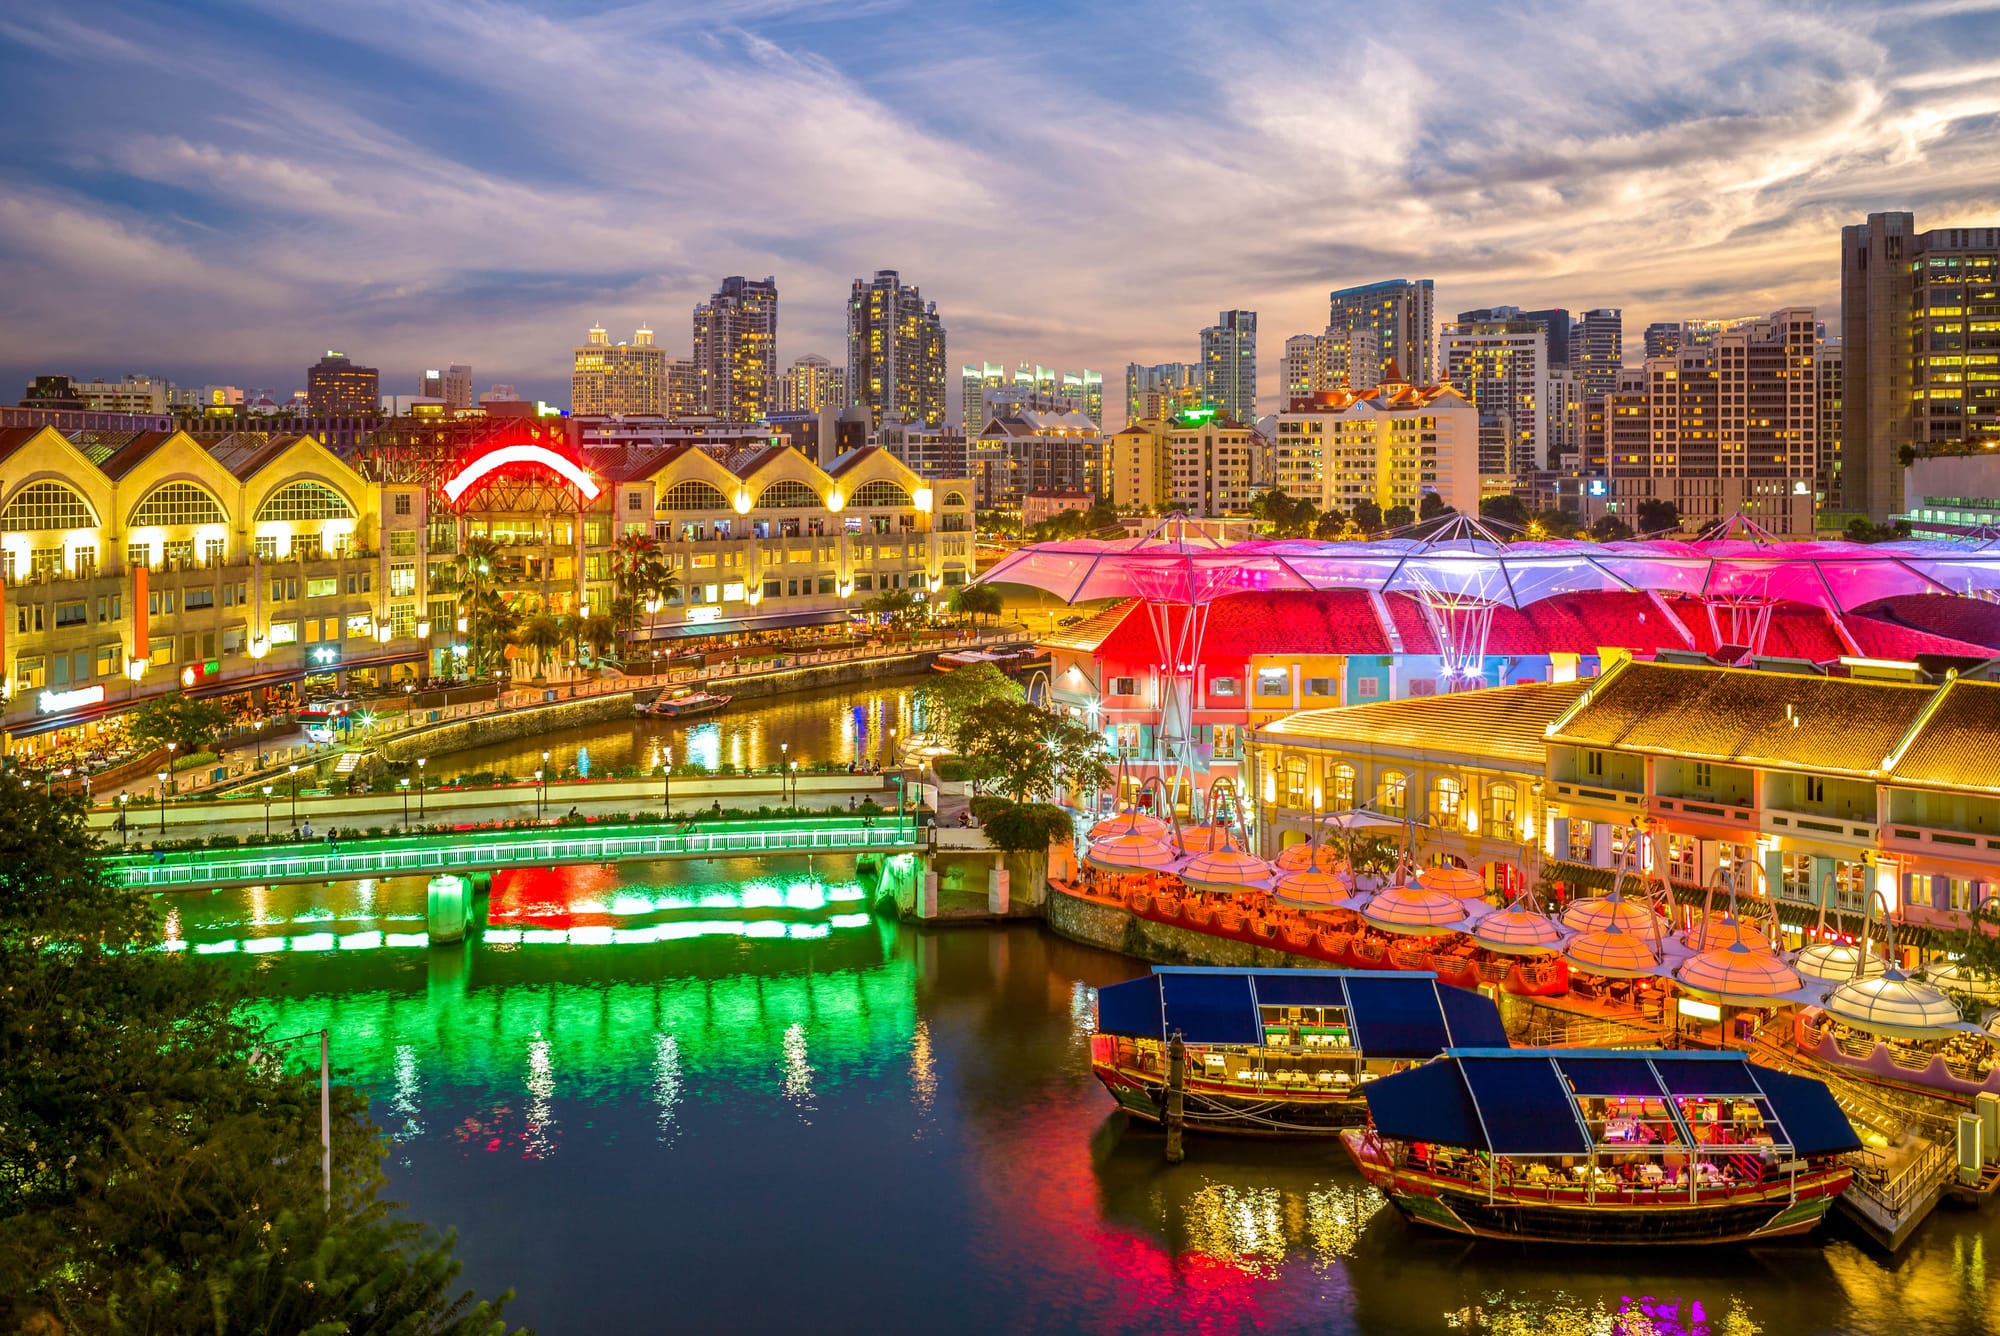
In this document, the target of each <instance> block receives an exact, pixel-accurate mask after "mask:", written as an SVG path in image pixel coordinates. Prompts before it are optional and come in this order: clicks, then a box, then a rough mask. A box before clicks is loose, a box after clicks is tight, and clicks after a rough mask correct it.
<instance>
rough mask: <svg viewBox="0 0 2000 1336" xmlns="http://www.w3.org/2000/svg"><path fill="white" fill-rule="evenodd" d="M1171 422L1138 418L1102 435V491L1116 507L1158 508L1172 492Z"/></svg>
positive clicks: (1162, 508) (1164, 505) (1164, 507)
mask: <svg viewBox="0 0 2000 1336" xmlns="http://www.w3.org/2000/svg"><path fill="white" fill-rule="evenodd" d="M1172 431H1173V427H1172V424H1171V423H1168V422H1166V421H1163V420H1161V419H1159V418H1142V419H1141V420H1139V421H1137V422H1131V423H1127V424H1126V426H1125V429H1124V430H1123V431H1115V432H1112V433H1111V435H1109V436H1107V437H1105V438H1104V494H1105V495H1106V496H1107V497H1109V498H1110V500H1111V504H1112V505H1114V506H1116V507H1118V509H1120V510H1142V511H1159V510H1164V509H1166V507H1167V503H1168V501H1169V500H1170V499H1171V498H1172V495H1173V492H1172V487H1171V483H1170V475H1169V472H1168V470H1169V468H1170V467H1171V465H1170V447H1169V440H1170V437H1171V434H1172Z"/></svg>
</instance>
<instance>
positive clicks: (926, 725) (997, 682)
mask: <svg viewBox="0 0 2000 1336" xmlns="http://www.w3.org/2000/svg"><path fill="white" fill-rule="evenodd" d="M913 696H914V699H913V701H912V705H913V707H914V709H915V711H916V717H917V718H918V719H919V720H921V721H922V723H921V727H922V729H923V731H924V733H925V734H926V735H927V736H929V737H934V738H952V737H955V736H956V735H957V733H958V726H959V723H960V721H961V720H963V719H965V718H967V717H969V716H970V715H972V714H974V713H975V712H977V711H979V710H982V709H984V708H985V707H987V706H989V705H993V704H996V703H1000V702H1007V701H1019V700H1023V699H1025V697H1024V696H1023V694H1022V691H1021V685H1020V683H1018V682H1016V681H1015V680H1014V679H1013V678H1011V677H1009V676H1007V674H1005V673H1003V672H1001V671H1000V670H999V669H998V668H996V667H995V666H994V665H992V664H990V663H972V664H967V665H966V666H965V667H963V668H954V669H952V670H951V671H950V672H948V673H933V674H932V675H931V676H930V677H929V678H928V679H926V680H925V682H924V683H923V685H922V686H920V687H918V688H917V689H916V691H915V692H914V693H913Z"/></svg>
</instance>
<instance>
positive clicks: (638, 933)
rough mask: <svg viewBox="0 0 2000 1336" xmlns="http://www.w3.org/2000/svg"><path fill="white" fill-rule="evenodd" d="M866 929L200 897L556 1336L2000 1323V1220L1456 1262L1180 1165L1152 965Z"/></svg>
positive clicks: (1725, 1330)
mask: <svg viewBox="0 0 2000 1336" xmlns="http://www.w3.org/2000/svg"><path fill="white" fill-rule="evenodd" d="M860 896H861V891H860V887H859V886H858V884H857V883H856V881H855V877H854V868H853V865H852V863H851V862H850V861H847V860H825V859H822V860H817V861H816V862H813V863H810V864H809V863H807V862H803V861H800V862H793V863H785V864H764V865H759V864H756V863H753V862H749V861H714V862H698V863H679V864H664V863H663V864H656V865H644V864H633V865H627V866H625V867H623V868H620V869H617V870H615V871H614V870H612V869H607V868H564V869H554V870H528V871H521V872H513V873H504V874H501V875H499V876H498V877H496V879H495V883H494V886H493V889H492V892H491V894H490V896H489V898H488V902H487V909H486V915H485V917H486V926H485V929H484V936H483V940H481V941H479V942H477V943H474V944H468V945H464V946H461V947H455V948H446V947H438V948H431V947H429V946H427V945H426V944H425V941H424V937H423V931H424V922H423V908H424V886H423V883H422V882H421V881H416V880H391V881H384V882H380V883H375V882H360V883H350V884H345V885H338V886H333V887H276V888H271V889H269V890H246V891H235V892H218V893H213V894H203V895H176V896H170V897H167V898H166V900H165V901H164V902H163V903H164V904H165V905H166V906H167V909H168V912H169V927H170V935H171V936H173V937H174V938H175V939H176V940H177V941H180V942H183V943H185V944H186V946H187V948H188V949H192V950H194V951H197V952H201V953H203V954H205V955H210V956H214V957H218V958H222V959H226V960H227V961H229V962H230V965H229V967H230V968H233V969H237V970H240V971H242V972H243V973H244V975H245V976H246V977H247V978H248V979H249V981H250V983H251V985H252V987H253V988H254V990H255V992H256V993H257V995H258V996H259V998H260V999H261V1001H260V1003H259V1005H260V1007H261V1008H262V1009H263V1010H264V1011H265V1013H266V1014H267V1015H268V1016H269V1017H270V1019H271V1020H272V1022H273V1023H274V1024H275V1025H276V1026H277V1028H278V1030H279V1032H281V1033H286V1034H295V1033H299V1032H301V1031H311V1030H317V1029H319V1028H321V1027H322V1026H325V1027H328V1028H330V1029H331V1031H332V1034H333V1041H332V1042H333V1057H334V1061H335V1063H336V1065H337V1066H338V1067H339V1068H341V1069H342V1070H343V1071H344V1072H345V1073H346V1074H347V1077H348V1079H351V1080H354V1081H357V1082H359V1083H361V1084H363V1085H365V1086H366V1087H367V1088H368V1090H369V1091H370V1092H371V1094H372V1096H373V1099H374V1112H375V1116H376V1118H377V1120H378V1121H379V1122H380V1123H381V1124H382V1126H383V1127H384V1128H385V1130H386V1131H387V1134H388V1136H389V1139H390V1158H389V1162H388V1172H389V1176H390V1192H391V1195H392V1196H394V1197H396V1198H398V1199H400V1200H402V1201H404V1202H406V1203H407V1204H408V1209H409V1210H410V1212H411V1213H412V1214H413V1215H414V1216H415V1217H416V1218H418V1219H421V1220H424V1221H426V1222H429V1223H431V1224H434V1225H437V1226H440V1227H448V1228H451V1229H454V1230H456V1231H457V1234H458V1255H459V1256H460V1258H461V1259H462V1260H463V1261H464V1264H465V1270H464V1274H463V1280H464V1282H465V1283H466V1284H469V1285H471V1286H474V1287H476V1288H477V1289H479V1290H480V1291H481V1292H483V1293H497V1292H498V1291H500V1290H502V1289H506V1288H508V1287H512V1288H513V1289H514V1290H515V1291H516V1294H517V1299H516V1302H515V1304H514V1305H513V1306H512V1307H511V1308H510V1310H509V1313H510V1316H511V1317H512V1318H513V1319H514V1320H515V1321H516V1322H521V1323H527V1324H531V1325H533V1326H534V1327H536V1328H537V1329H538V1330H539V1331H541V1332H543V1333H545V1334H546V1336H561V1334H563V1333H613V1332H616V1333H627V1332H655V1331H692V1332H868V1333H882V1332H890V1333H900V1332H951V1333H988V1332H991V1333H1024V1332H1131V1333H1150V1332H1161V1331H1200V1332H1241V1331H1272V1332H1338V1333H1345V1332H1359V1333H1371V1334H1374V1333H1381V1334H1383V1336H1388V1334H1390V1333H1395V1334H1398V1336H1400V1334H1402V1333H1426V1332H1472V1333H1496V1334H1505V1336H1527V1334H1528V1333H1545V1332H1547V1333H1574V1334H1575V1336H1641V1334H1644V1336H1670V1334H1671V1336H1693V1334H1694V1333H1701V1334H1702V1336H1754V1334H1756V1333H1766V1334H1768V1336H1789V1334H1791V1333H1816V1332H1843V1333H1846V1332H1856V1333H1881V1334H1883V1336H1890V1334H1891V1333H1894V1336H1910V1334H1911V1333H1917V1332H1921V1333H1924V1336H1953V1334H1955V1333H1960V1332H1965V1333H1971V1332H1979V1331H1991V1330H1994V1329H1996V1328H2000V1276H1993V1277H1989V1275H1988V1271H1989V1264H1990V1262H2000V1213H1995V1214H1988V1215H1985V1216H1978V1215H1961V1214H1941V1215H1939V1216H1938V1217H1936V1218H1934V1219H1933V1221H1932V1222H1931V1223H1930V1224H1929V1225H1928V1226H1927V1227H1926V1229H1925V1231H1924V1232H1923V1233H1922V1234H1921V1235H1920V1236H1919V1238H1918V1239H1917V1241H1916V1242H1915V1244H1914V1245H1913V1246H1912V1247H1911V1248H1910V1249H1909V1250H1908V1251H1907V1252H1906V1253H1905V1254H1904V1256H1903V1257H1902V1258H1900V1259H1898V1261H1897V1263H1896V1264H1895V1265H1893V1266H1890V1265H1885V1264H1884V1263H1883V1262H1882V1261H1880V1260H1878V1259H1877V1258H1876V1257H1874V1256H1873V1255H1872V1254H1870V1253H1868V1252H1867V1251H1865V1250H1864V1249H1863V1247H1862V1246H1860V1245H1859V1244H1858V1243H1856V1242H1854V1241H1852V1240H1851V1239H1850V1238H1849V1237H1848V1236H1847V1235H1846V1234H1845V1233H1843V1232H1842V1230H1843V1228H1844V1227H1841V1226H1835V1227H1833V1228H1832V1229H1831V1230H1830V1232H1829V1234H1828V1236H1827V1237H1826V1238H1825V1239H1823V1240H1822V1241H1820V1242H1808V1243H1805V1244H1796V1243H1792V1244H1783V1245H1777V1246H1771V1247H1767V1248H1728V1249H1712V1250H1704V1251H1701V1252H1698V1253H1690V1252H1675V1251H1667V1250H1647V1251H1643V1252H1638V1253H1617V1254H1611V1253H1601V1252H1600V1253H1588V1252H1583V1251H1569V1250H1561V1249H1553V1248H1536V1249H1532V1250H1530V1249H1526V1248H1520V1247H1508V1246H1487V1245H1480V1246H1468V1245H1464V1244H1460V1243H1457V1242H1453V1241H1450V1240H1448V1239H1444V1238H1440V1237H1434V1236H1428V1235H1424V1234H1420V1233H1418V1232H1416V1231H1415V1230H1414V1229H1413V1228H1412V1227H1410V1226H1409V1225H1407V1224H1405V1223H1404V1222H1403V1221H1402V1220H1401V1219H1399V1218H1398V1217H1397V1216H1396V1215H1395V1213H1394V1212H1393V1211H1391V1210H1389V1209H1387V1208H1386V1207H1385V1205H1384V1203H1383V1201H1382V1199H1381V1197H1380V1196H1379V1195H1378V1194H1376V1193H1375V1192H1374V1191H1373V1190H1372V1189H1370V1188H1368V1187H1367V1186H1366V1185H1365V1184H1363V1183H1362V1181H1361V1180H1360V1178H1359V1176H1358V1175H1356V1174H1355V1173H1354V1171H1353V1170H1352V1169H1351V1168H1350V1167H1349V1166H1348V1165H1347V1164H1346V1163H1345V1161H1344V1159H1343V1158H1342V1156H1341V1154H1340V1152H1339V1151H1338V1149H1337V1147H1335V1146H1331V1145H1327V1144H1324V1143H1311V1142H1305V1143H1291V1144H1271V1145H1256V1144H1243V1143H1235V1142H1230V1141H1226V1140H1224V1141H1218V1140H1213V1139H1200V1138H1190V1140H1189V1143H1188V1158H1187V1161H1186V1162H1185V1163H1184V1164H1181V1165H1179V1166H1168V1165H1166V1164H1165V1163H1164V1162H1163V1160H1162V1156H1161V1148H1162V1142H1161V1138H1160V1136H1159V1134H1157V1133H1155V1132H1150V1131H1147V1130H1144V1129H1141V1128H1136V1127H1129V1126H1127V1125H1126V1123H1125V1120H1124V1116H1123V1115H1122V1114H1116V1113H1114V1112H1113V1111H1112V1105H1111V1102H1110V1100H1109V1098H1108V1097H1106V1096H1105V1095H1104V1094H1103V1092H1102V1091H1101V1090H1100V1088H1099V1087H1098V1086H1097V1084H1096V1083H1095V1082H1094V1081H1093V1080H1092V1079H1091V1077H1090V1074H1089V1042H1088V1041H1089V1035H1090V1030H1091V1019H1092V1015H1093V996H1092V989H1093V988H1095V987H1097V986H1100V985H1103V984H1106V983H1111V982H1115V981H1117V980H1120V979H1124V978H1128V977H1131V976H1132V975H1134V974H1137V973H1140V972H1142V970H1143V967H1142V966H1141V965H1139V964H1138V963H1136V962H1133V961H1130V960H1127V959H1125V958H1123V957H1120V956H1116V955H1112V954H1108V953H1105V952H1101V951H1096V950H1092V949H1088V948H1084V947H1079V946H1075V945H1072V944H1069V943H1066V942H1064V941H1062V940H1060V939H1058V938H1056V937H1054V936H1052V935H1050V934H1048V933H1047V932H1046V931H1044V930H1043V929H1041V928H1040V927H1039V926H1036V925H1020V926H1015V927H1009V928H1006V929H984V928H963V929H957V930H945V931H918V930H915V929H910V928H905V927H901V926H898V925H896V924H893V923H890V922H887V921H884V920H880V919H877V918H875V917H873V916H871V915H870V914H869V913H868V912H867V908H866V905H865V903H864V902H863V901H862V899H861V898H860ZM1989 1254H1991V1258H1990V1259H1989Z"/></svg>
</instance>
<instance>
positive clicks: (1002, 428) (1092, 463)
mask: <svg viewBox="0 0 2000 1336" xmlns="http://www.w3.org/2000/svg"><path fill="white" fill-rule="evenodd" d="M966 450H967V456H968V463H969V464H970V466H971V469H972V475H973V479H974V482H975V488H976V491H977V493H978V502H979V505H980V506H981V507H982V508H986V507H1003V508H1006V509H1016V508H1018V507H1019V506H1020V505H1021V500H1022V498H1023V497H1025V496H1027V495H1028V494H1029V493H1030V492H1065V493H1072V492H1086V493H1089V494H1090V495H1092V496H1101V495H1102V494H1103V490H1104V476H1103V474H1104V435H1103V433H1102V432H1100V431H1098V429H1097V424H1096V423H1095V422H1092V421H1091V420H1090V419H1089V418H1087V417H1085V416H1084V415H1083V414H1081V413H1077V412H1055V413H1044V412H1030V411H1018V412H1016V411H1010V412H1007V413H1006V414H1005V415H1004V416H996V417H994V418H992V419H991V420H990V421H989V422H988V423H987V424H986V429H985V430H984V431H982V432H980V433H979V434H978V435H977V436H970V437H968V438H967V442H966Z"/></svg>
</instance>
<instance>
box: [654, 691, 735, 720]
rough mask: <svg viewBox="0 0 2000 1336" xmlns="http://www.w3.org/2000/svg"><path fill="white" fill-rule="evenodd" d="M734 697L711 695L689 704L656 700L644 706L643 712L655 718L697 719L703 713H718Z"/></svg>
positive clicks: (727, 705)
mask: <svg viewBox="0 0 2000 1336" xmlns="http://www.w3.org/2000/svg"><path fill="white" fill-rule="evenodd" d="M734 699H735V697H733V696H711V697H709V698H708V699H707V700H701V701H696V702H694V703H693V704H690V705H675V704H673V703H671V702H668V701H657V700H656V701H654V702H653V703H652V704H651V705H649V706H647V707H646V711H645V712H646V713H647V714H649V715H651V716H652V717H653V718H655V719H698V718H700V717H701V716H702V715H705V714H720V713H721V712H722V711H724V710H726V709H728V708H729V702H730V701H732V700H734Z"/></svg>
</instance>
